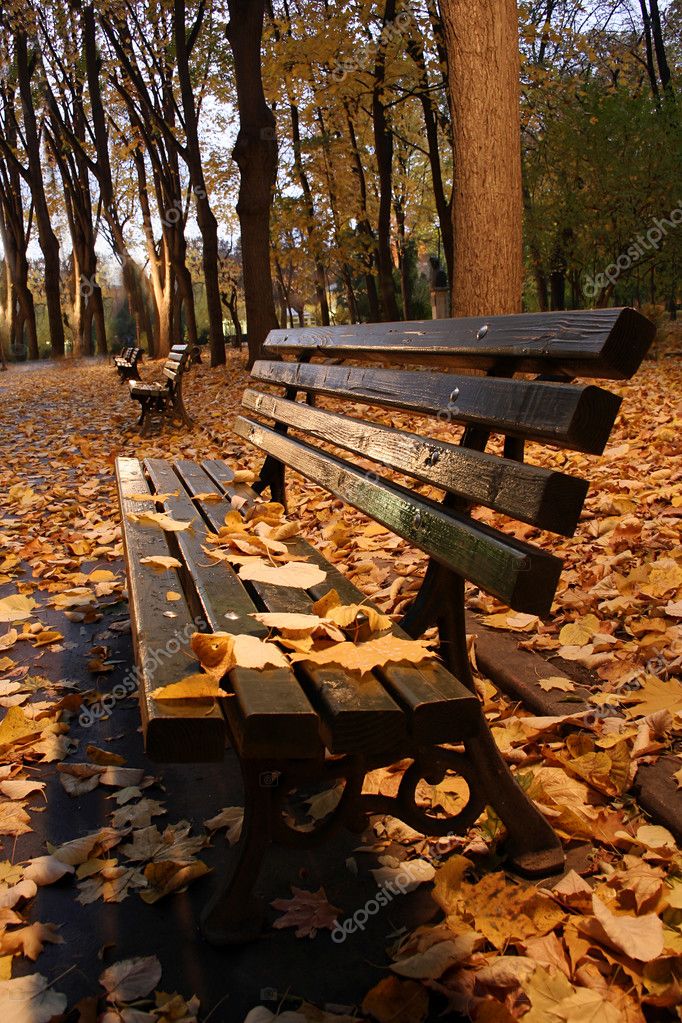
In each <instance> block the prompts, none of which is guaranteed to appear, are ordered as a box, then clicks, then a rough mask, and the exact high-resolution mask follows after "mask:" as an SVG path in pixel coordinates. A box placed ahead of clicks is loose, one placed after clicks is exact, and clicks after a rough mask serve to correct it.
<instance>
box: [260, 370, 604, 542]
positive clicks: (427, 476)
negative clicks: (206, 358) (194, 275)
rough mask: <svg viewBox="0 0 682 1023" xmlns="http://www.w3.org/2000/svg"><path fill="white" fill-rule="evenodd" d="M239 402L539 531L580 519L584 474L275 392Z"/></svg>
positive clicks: (561, 528)
mask: <svg viewBox="0 0 682 1023" xmlns="http://www.w3.org/2000/svg"><path fill="white" fill-rule="evenodd" d="M242 403H243V405H244V407H245V408H247V409H249V410H250V411H252V412H256V413H258V414H259V415H262V416H267V417H268V418H270V419H275V420H277V422H279V423H284V424H286V425H287V426H291V427H294V428H295V429H297V430H300V431H302V432H304V433H306V434H312V436H314V437H317V438H318V439H319V440H323V441H328V442H329V443H331V444H336V445H338V446H339V447H343V448H345V449H347V450H348V451H352V452H353V453H354V454H357V455H360V456H362V457H365V458H371V459H373V460H374V461H376V462H379V463H380V464H381V465H386V466H388V467H390V468H392V469H398V470H400V471H401V472H404V473H407V474H409V475H411V476H414V477H415V479H418V480H420V481H421V482H422V483H428V484H431V485H433V486H436V487H442V488H443V489H444V490H448V491H450V492H451V493H453V494H458V495H459V496H460V497H463V498H465V499H466V500H467V501H470V502H473V503H475V504H482V505H485V506H486V507H487V508H494V509H495V510H496V511H500V512H504V514H506V515H510V516H511V517H512V518H515V519H519V520H520V521H522V522H528V523H530V524H532V525H534V526H538V527H539V528H541V529H549V530H551V531H553V532H555V533H562V534H563V535H564V536H572V535H573V533H574V532H575V529H576V526H577V524H578V519H579V517H580V512H581V510H582V506H583V502H584V500H585V495H586V494H587V487H588V485H587V483H586V482H585V481H584V480H580V479H575V478H574V477H571V476H566V475H565V474H564V473H560V472H552V471H550V470H548V469H543V468H541V467H540V466H534V465H527V464H524V463H519V462H511V461H509V460H505V459H503V458H498V457H497V456H495V455H489V454H485V453H483V452H480V451H474V450H472V449H471V448H464V447H461V446H459V445H456V444H447V443H445V442H443V441H437V440H430V439H428V438H425V437H420V436H418V435H417V434H414V433H406V432H404V431H402V430H396V429H391V428H389V427H386V426H378V425H377V424H375V423H368V422H365V421H363V420H360V419H353V418H351V417H350V416H345V415H336V414H334V413H331V412H325V411H322V410H321V409H317V408H311V406H310V405H308V404H304V403H302V402H293V401H287V400H286V399H285V398H277V397H275V396H274V395H272V394H262V393H258V392H257V391H252V390H247V391H245V392H244V397H243V401H242Z"/></svg>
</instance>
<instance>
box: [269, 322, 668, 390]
mask: <svg viewBox="0 0 682 1023" xmlns="http://www.w3.org/2000/svg"><path fill="white" fill-rule="evenodd" d="M486 327H487V330H485V332H484V333H483V334H482V336H481V337H480V338H479V337H478V335H479V334H480V333H481V332H482V330H483V329H484V328H486ZM655 333H656V328H655V327H654V325H653V324H652V323H650V321H649V320H647V319H646V318H645V317H644V316H642V315H641V314H640V313H638V312H637V311H636V310H635V309H630V308H625V309H590V310H579V311H575V312H559V313H523V314H521V315H514V316H472V317H460V318H457V319H445V320H422V321H414V322H408V323H354V324H348V325H344V326H342V327H314V328H305V329H285V330H273V331H271V332H270V334H269V335H268V339H267V341H266V342H265V349H266V351H267V352H270V353H272V354H274V355H284V354H287V355H300V354H306V355H310V354H311V353H315V352H317V353H319V354H321V355H325V356H327V357H328V358H329V357H333V356H338V357H340V358H348V359H358V358H363V357H364V358H366V357H370V358H371V357H374V358H376V359H378V360H381V361H384V362H385V361H391V360H394V361H396V362H398V363H400V364H401V365H403V366H404V365H405V364H406V363H410V362H424V363H428V364H430V365H434V364H446V365H448V366H449V367H450V368H451V369H456V368H471V369H484V370H492V371H499V370H505V371H507V370H509V369H510V368H512V369H513V370H514V372H517V373H547V372H553V373H556V372H562V373H566V374H567V375H569V376H588V377H597V378H604V379H609V380H627V379H629V378H630V377H631V376H633V375H634V373H635V372H636V371H637V369H638V368H639V366H640V364H641V362H642V359H643V358H644V356H645V355H646V353H647V351H648V350H649V347H650V345H651V342H652V341H653V338H654V336H655Z"/></svg>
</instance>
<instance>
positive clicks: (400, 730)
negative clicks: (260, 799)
mask: <svg viewBox="0 0 682 1023" xmlns="http://www.w3.org/2000/svg"><path fill="white" fill-rule="evenodd" d="M176 470H177V471H178V473H179V475H180V476H181V478H183V480H185V481H186V482H187V485H188V487H190V488H191V489H192V490H193V491H194V492H195V493H207V492H209V491H211V490H214V491H215V492H216V493H221V490H222V488H220V487H219V486H218V485H217V484H216V483H215V482H214V480H213V479H212V478H211V477H209V476H208V475H207V474H206V473H204V472H203V471H202V470H201V469H200V468H199V466H197V465H196V464H195V463H191V462H189V463H188V462H185V461H180V462H177V463H176ZM228 474H229V475H228ZM222 476H223V480H224V481H225V482H226V484H227V485H228V486H229V485H230V484H231V481H232V473H231V471H230V470H229V469H228V467H227V466H225V471H223V473H222ZM226 477H227V479H226ZM244 490H246V488H242V492H244ZM250 496H251V497H252V498H253V494H251V495H250ZM203 507H204V511H205V514H206V518H207V521H208V522H209V524H210V525H211V526H212V527H213V528H214V529H216V530H217V529H219V528H220V526H221V524H222V521H223V518H224V514H225V513H224V509H223V508H222V507H221V506H220V505H218V504H216V503H215V502H207V503H205V504H204V506H203ZM288 546H289V548H290V550H292V553H294V554H299V553H301V554H304V555H305V556H307V555H308V553H309V550H308V546H307V545H305V550H303V549H302V548H301V547H300V545H299V544H298V543H297V542H295V541H289V542H288ZM326 568H327V566H326V564H325V566H324V569H325V570H326ZM249 587H250V589H251V590H252V591H253V592H254V593H255V594H256V595H257V597H258V600H259V603H260V605H261V607H262V609H263V610H267V611H274V612H296V613H301V614H310V613H311V611H312V604H313V600H312V599H311V597H310V596H309V595H308V594H307V593H306V591H305V590H302V589H300V588H297V587H288V586H272V585H271V584H268V583H261V582H250V583H249ZM299 671H300V672H301V681H302V684H303V685H304V688H305V689H306V692H307V693H308V696H309V697H310V699H311V700H312V702H313V704H314V706H315V707H316V709H317V710H318V712H319V713H320V720H321V736H322V739H323V741H324V743H325V746H326V747H327V749H329V751H330V752H331V753H360V752H368V751H372V750H378V749H384V748H386V747H388V746H392V745H394V744H395V743H397V742H398V741H399V740H400V739H402V738H404V736H405V735H406V725H405V719H404V715H403V713H402V711H401V710H400V708H399V707H398V706H397V705H396V703H395V701H394V700H392V699H391V697H390V696H389V695H388V693H387V692H386V690H385V689H384V688H383V686H382V685H381V683H380V682H379V680H378V679H376V678H374V677H370V678H368V679H367V680H366V681H363V682H359V681H357V680H355V679H352V678H350V677H349V676H348V674H347V673H346V672H345V671H343V670H342V669H341V668H334V667H329V668H319V667H315V666H312V665H307V664H305V663H304V664H302V665H301V666H300V669H299Z"/></svg>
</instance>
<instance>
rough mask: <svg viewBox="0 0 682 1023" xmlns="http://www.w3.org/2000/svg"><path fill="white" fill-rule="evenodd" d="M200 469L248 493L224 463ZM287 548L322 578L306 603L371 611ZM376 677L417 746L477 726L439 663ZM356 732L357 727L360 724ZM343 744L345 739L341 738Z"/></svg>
mask: <svg viewBox="0 0 682 1023" xmlns="http://www.w3.org/2000/svg"><path fill="white" fill-rule="evenodd" d="M203 465H204V468H205V469H206V471H207V472H208V473H210V475H211V476H212V477H213V479H215V480H216V481H217V482H218V483H219V484H220V486H221V488H222V489H224V490H225V491H226V492H227V493H229V494H231V493H239V494H240V496H247V493H248V488H247V487H245V486H244V485H243V484H238V485H235V484H234V483H233V482H232V481H233V478H234V473H233V471H232V469H231V468H230V466H229V465H227V464H226V463H225V462H223V461H221V460H220V459H208V460H207V461H205V462H204V463H203ZM252 496H253V495H252ZM293 549H294V550H295V551H296V552H297V553H300V554H304V555H305V556H306V557H307V558H308V560H309V562H311V563H312V564H315V565H318V566H319V567H320V568H321V569H322V570H323V571H325V572H326V573H327V578H326V579H325V581H324V582H323V583H320V584H319V586H315V587H313V588H312V589H311V590H310V591H309V594H310V597H311V599H312V600H318V599H319V598H320V597H322V596H324V594H325V593H327V592H328V591H329V590H330V589H335V590H336V591H337V593H338V594H339V596H340V598H341V600H342V601H343V603H346V604H364V605H365V606H368V607H373V606H374V605H373V604H372V602H371V601H368V600H367V597H366V596H365V594H364V593H362V592H361V591H360V590H358V589H357V587H355V586H354V585H353V583H352V582H351V581H350V580H349V579H348V578H347V577H346V576H345V575H343V574H342V573H341V572H340V571H339V569H338V568H336V566H334V565H332V564H330V562H328V561H327V560H326V559H325V558H324V557H323V555H322V554H320V552H319V551H318V550H317V549H316V548H315V547H313V546H312V545H311V544H309V543H307V542H306V541H304V540H301V539H298V540H296V543H295V546H294V547H293ZM393 632H394V634H395V635H396V636H399V637H401V638H403V639H406V638H408V637H407V636H406V635H405V633H404V632H403V631H402V630H401V629H400V628H399V627H398V626H394V627H393ZM378 674H379V677H380V678H381V681H382V684H383V685H385V686H386V688H387V689H388V691H389V693H391V694H392V695H393V697H394V699H395V700H396V702H397V703H398V704H399V705H400V706H402V707H404V708H405V709H406V710H407V711H408V712H409V713H408V729H409V731H410V734H411V735H412V736H413V737H414V738H415V739H416V740H417V741H418V742H423V743H434V742H435V743H438V742H454V741H458V740H459V739H461V738H465V737H466V736H467V735H469V734H470V733H473V732H474V731H475V729H476V728H477V727H478V726H479V723H480V707H479V703H478V699H477V698H476V697H475V696H473V695H472V694H471V693H470V692H469V690H468V689H466V688H465V687H464V686H463V685H462V683H461V682H460V681H459V680H458V679H457V678H455V676H454V675H452V674H451V672H449V671H448V670H447V668H446V667H445V666H444V665H443V664H441V663H440V662H439V661H435V660H434V661H433V662H427V663H424V664H421V665H419V667H408V666H406V665H398V664H393V665H387V666H386V667H385V668H383V669H382V670H381V671H380V672H379V673H378ZM320 680H321V682H322V683H323V684H324V683H325V681H326V679H325V676H324V673H321V674H320ZM325 695H326V703H327V713H329V712H330V706H331V705H332V700H333V693H331V694H330V693H329V692H327V693H326V694H325ZM359 695H360V696H363V697H364V696H366V695H367V691H366V689H365V683H364V682H363V684H362V687H361V689H360V691H359ZM331 710H332V712H334V708H333V706H331ZM340 713H341V712H340V710H339V709H336V710H335V714H336V725H337V728H338V727H340V725H339V721H340ZM356 716H357V715H356ZM356 727H361V722H360V721H358V723H357V726H356ZM344 739H346V736H345V734H344Z"/></svg>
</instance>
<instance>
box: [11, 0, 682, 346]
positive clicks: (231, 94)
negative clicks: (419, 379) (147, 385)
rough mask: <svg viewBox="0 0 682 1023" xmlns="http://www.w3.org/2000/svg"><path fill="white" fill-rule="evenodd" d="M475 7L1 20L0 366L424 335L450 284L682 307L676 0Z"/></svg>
mask: <svg viewBox="0 0 682 1023" xmlns="http://www.w3.org/2000/svg"><path fill="white" fill-rule="evenodd" d="M469 7H470V5H466V4H460V3H456V2H448V3H438V2H437V0H414V2H412V3H403V2H400V0H382V2H380V3H375V2H369V0H354V2H352V3H348V4H344V5H329V4H328V3H327V2H326V0H308V2H302V0H267V2H266V0H255V2H250V3H243V2H240V0H188V2H186V3H182V2H180V0H162V2H158V0H155V2H154V3H152V2H150V0H97V2H93V3H87V2H78V3H76V2H73V3H71V4H64V5H55V4H48V3H44V2H38V0H28V2H21V3H19V2H18V0H12V2H10V3H8V4H5V5H3V10H2V15H1V17H0V242H1V246H2V267H1V268H2V274H1V275H0V343H1V344H2V347H3V351H6V352H7V353H8V354H9V355H10V356H14V357H22V356H25V355H28V356H29V357H32V358H34V357H37V356H38V354H40V353H42V354H47V353H49V352H51V353H52V354H56V355H59V354H61V353H62V352H63V351H67V352H68V351H71V352H74V353H76V354H81V355H83V354H89V353H94V352H97V353H104V352H106V351H107V350H108V349H109V348H111V347H112V345H115V344H116V343H120V342H122V341H124V340H125V339H126V338H138V339H140V340H141V342H142V343H143V344H144V345H146V347H147V348H148V349H149V351H150V352H152V353H155V354H158V355H163V354H165V353H166V352H167V351H168V349H169V347H170V345H171V344H172V343H173V342H174V341H177V340H179V339H180V338H181V337H185V338H187V339H188V340H190V341H195V340H204V339H205V340H206V341H208V342H209V344H210V348H211V360H212V362H213V364H216V363H219V362H221V361H223V359H224V333H225V332H227V333H229V334H231V335H235V334H241V332H242V331H246V332H247V333H248V337H249V343H250V348H251V356H252V357H253V356H255V355H256V354H257V349H258V346H259V344H260V342H261V341H262V339H263V337H264V336H265V334H266V333H267V331H268V330H269V329H271V328H272V327H273V326H275V325H277V324H280V325H286V324H291V323H309V322H317V323H320V324H325V323H331V322H336V323H339V322H346V321H358V320H380V319H389V320H391V319H399V318H401V317H402V318H423V317H429V316H430V315H431V302H430V295H429V290H430V283H431V274H432V271H431V269H430V266H431V264H430V260H432V262H433V264H435V265H438V263H439V264H440V266H441V268H442V270H443V271H444V272H445V274H447V281H448V287H450V286H454V306H453V312H454V313H457V312H458V311H459V312H461V311H463V310H465V309H470V308H473V305H472V301H473V297H472V296H473V295H474V294H477V295H478V297H479V299H481V297H482V294H483V291H482V289H483V284H482V281H483V280H487V281H488V282H489V284H490V287H491V290H493V291H494V292H495V298H496V302H495V307H496V308H499V309H502V308H505V309H507V308H512V306H514V305H515V306H518V304H519V301H522V303H523V305H524V307H525V308H528V309H538V308H539V309H547V308H557V309H560V308H564V307H580V306H589V305H595V304H596V305H604V304H608V303H612V302H619V303H625V302H652V303H664V304H665V305H667V306H668V308H669V309H670V310H671V311H674V309H675V307H676V304H677V300H678V298H679V275H680V260H681V253H682V244H681V239H682V232H681V231H678V230H677V227H678V224H679V221H680V219H681V218H682V208H681V206H680V203H681V202H682V197H680V195H678V194H677V193H676V185H677V184H678V179H679V175H678V167H679V160H680V155H681V153H682V145H681V141H682V133H681V130H680V115H679V95H678V94H679V79H680V63H681V60H682V53H681V46H680V36H681V32H680V29H681V27H682V6H681V5H680V0H670V2H668V3H667V4H664V3H657V2H656V0H650V2H645V0H641V2H637V3H636V2H634V0H617V2H615V3H610V4H605V3H602V2H601V0H592V2H590V3H588V4H585V3H578V2H577V0H543V2H538V3H536V2H528V3H522V4H519V5H518V8H515V5H514V4H513V3H512V2H511V0H510V2H509V3H508V4H507V3H505V4H504V5H497V4H489V5H480V6H479V7H476V12H475V17H473V15H472V11H473V7H472V9H471V11H469ZM503 8H504V10H503ZM517 26H518V27H517ZM464 58H466V59H464ZM448 81H449V84H450V89H448ZM486 96H493V97H494V98H495V100H496V109H497V110H498V114H499V116H498V123H497V125H492V124H487V125H486V124H485V123H484V121H483V119H482V118H481V116H480V115H479V114H477V112H476V111H477V103H480V102H481V100H482V99H485V98H486ZM463 102H464V103H465V106H462V103H463ZM479 109H480V108H479ZM517 111H518V114H520V126H519V130H520V136H519V131H517V120H518V116H517V113H516V112H517ZM519 137H520V143H519ZM519 145H520V151H521V164H520V167H521V168H522V176H521V177H519V176H518V174H515V176H514V179H513V180H511V179H508V180H506V181H505V180H504V178H503V177H500V176H499V174H498V173H497V170H498V167H499V159H498V158H499V155H500V152H501V149H502V148H503V147H504V148H506V149H507V151H509V147H515V148H516V150H517V152H518V149H519ZM491 196H494V198H493V199H492V200H491V198H490V197H491ZM503 225H504V226H503ZM505 239H506V240H507V242H508V245H507V242H505ZM498 250H499V265H500V266H501V265H504V266H509V267H512V268H513V271H514V273H513V276H514V280H513V281H511V283H510V293H509V295H511V294H512V292H513V294H514V296H515V297H514V299H513V301H511V300H510V297H509V295H506V296H505V295H504V294H503V293H502V291H503V289H502V287H501V285H500V284H499V282H498V283H497V284H493V283H492V278H491V276H490V269H489V268H490V265H491V259H493V260H494V259H495V253H496V252H497V251H498ZM491 253H492V256H491ZM486 266H487V267H488V269H487V270H486V269H485V268H486ZM476 267H478V270H476ZM458 268H459V273H458ZM476 273H478V274H480V277H479V278H478V279H477V278H476ZM442 276H443V274H441V277H442ZM507 276H508V275H507ZM505 279H506V277H505ZM510 280H511V279H510ZM226 282H230V283H229V286H226ZM458 282H459V284H458ZM461 288H463V289H464V291H461V290H460V289H461ZM467 289H468V294H467V293H466V292H467ZM491 301H492V299H491V300H490V301H489V296H488V295H487V293H486V303H487V304H488V305H490V302H491ZM237 326H238V328H239V329H237Z"/></svg>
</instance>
